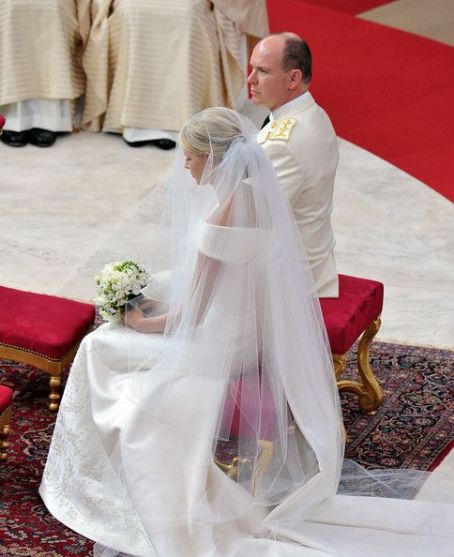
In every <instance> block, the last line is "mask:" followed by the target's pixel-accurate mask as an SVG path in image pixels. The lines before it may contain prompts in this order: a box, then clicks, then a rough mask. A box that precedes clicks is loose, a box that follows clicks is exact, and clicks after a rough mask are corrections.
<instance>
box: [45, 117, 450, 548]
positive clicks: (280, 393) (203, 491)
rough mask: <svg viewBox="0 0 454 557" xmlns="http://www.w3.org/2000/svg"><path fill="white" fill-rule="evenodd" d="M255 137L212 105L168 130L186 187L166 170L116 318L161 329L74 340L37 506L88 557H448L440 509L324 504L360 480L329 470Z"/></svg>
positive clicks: (299, 290) (316, 379) (281, 211)
mask: <svg viewBox="0 0 454 557" xmlns="http://www.w3.org/2000/svg"><path fill="white" fill-rule="evenodd" d="M255 134H256V130H255V129H254V127H253V126H252V124H251V123H250V122H249V120H247V119H246V118H244V117H242V116H241V115H239V114H237V113H235V112H234V111H231V110H229V109H225V108H211V109H207V110H205V111H203V112H201V113H199V114H197V115H195V116H194V117H193V118H192V119H191V120H190V121H189V122H188V124H187V125H186V126H185V127H184V128H183V130H182V132H181V143H182V144H183V147H185V149H186V150H187V151H189V152H190V153H193V154H194V155H197V156H200V157H205V163H204V170H203V174H202V175H201V176H199V177H198V179H197V181H198V184H196V183H195V181H194V180H193V179H192V178H191V177H190V176H189V173H188V172H186V171H184V169H183V164H184V161H183V157H182V154H181V153H180V154H179V155H177V157H176V166H175V168H174V170H173V172H172V174H171V177H170V179H169V183H168V192H169V202H168V204H167V211H168V215H169V218H167V219H164V224H163V226H162V229H161V234H160V236H159V243H160V247H161V250H160V254H161V255H162V254H165V257H164V258H162V257H159V256H156V255H155V254H152V253H150V254H143V257H142V259H141V263H143V264H145V266H146V267H147V269H148V271H149V272H151V273H152V279H151V281H150V283H149V285H148V286H147V287H146V288H145V289H144V290H143V292H142V294H141V295H140V296H139V297H138V298H137V299H136V300H134V301H132V302H131V307H130V308H129V309H128V311H127V312H126V316H125V321H126V324H127V323H128V319H130V318H131V316H132V315H133V314H134V313H136V312H137V311H140V312H143V314H144V315H145V316H147V317H148V318H149V319H150V320H154V319H157V320H159V319H160V316H162V315H165V316H166V326H165V331H164V333H163V334H143V333H138V332H136V331H133V330H131V329H129V328H125V329H119V330H118V329H115V328H109V327H105V328H102V327H101V328H100V330H99V332H97V331H95V333H94V334H93V335H92V336H91V337H90V339H89V340H87V341H86V342H84V343H83V346H82V349H81V350H80V352H79V354H78V357H77V358H76V361H75V364H74V367H73V370H72V372H71V375H70V378H69V381H68V385H67V387H66V391H65V395H64V398H63V400H62V405H61V411H60V414H59V418H58V420H57V424H56V430H55V431H56V434H54V440H53V443H52V446H51V450H50V455H49V459H48V463H47V465H46V472H45V476H44V480H43V485H42V488H41V494H42V495H43V498H44V499H45V501H46V504H47V505H48V506H49V508H51V510H52V512H53V513H54V514H55V515H56V516H57V517H59V516H61V517H62V518H61V520H63V521H65V522H66V523H67V524H68V525H69V526H70V527H72V528H74V529H75V530H78V531H81V532H82V533H84V534H85V535H88V536H90V537H92V538H93V539H95V541H97V542H100V543H98V544H97V545H96V549H95V551H96V552H97V553H98V554H99V555H102V554H105V555H109V556H110V555H116V554H117V553H119V552H123V553H128V554H129V555H133V556H137V557H155V556H158V557H161V556H166V557H256V556H257V557H258V556H259V555H260V557H264V556H265V557H275V556H278V557H306V556H310V557H315V556H323V555H325V556H326V555H339V556H345V557H346V556H348V557H363V556H364V555H368V556H369V557H378V556H380V557H382V556H383V555H387V556H394V557H403V556H410V555H411V557H415V556H418V557H426V556H428V555H432V554H433V555H435V554H436V555H437V557H449V556H451V557H452V552H451V549H450V548H451V542H452V541H453V540H452V534H450V533H449V534H448V532H449V531H450V529H449V527H448V524H449V522H450V521H451V520H454V511H453V509H452V506H451V505H445V506H444V507H443V508H440V507H439V506H431V505H423V504H417V503H414V502H412V501H397V502H396V501H395V500H394V499H384V498H383V497H375V498H371V497H351V496H344V495H339V494H338V486H339V481H340V478H341V476H342V482H341V485H342V486H343V487H342V492H343V493H362V492H363V491H364V489H363V486H364V482H362V481H358V477H357V474H356V471H355V472H354V473H351V470H350V469H349V470H348V471H346V470H345V468H344V473H342V468H343V455H344V450H343V449H344V430H343V424H342V416H341V410H340V403H339V396H338V392H337V386H336V382H335V378H334V373H333V366H332V359H331V352H330V348H329V344H328V340H327V335H326V330H325V327H324V323H323V318H322V315H321V311H320V305H319V301H318V298H317V295H316V291H315V288H314V283H313V279H312V275H311V272H310V269H309V267H308V264H307V259H306V257H305V253H304V248H303V246H302V244H301V243H300V242H299V241H298V239H297V238H298V235H297V233H296V231H295V229H294V226H293V221H292V218H291V215H290V212H289V209H288V206H287V204H286V201H285V199H284V197H283V194H282V192H281V189H280V186H279V184H278V181H277V178H276V175H275V173H274V170H273V168H272V165H271V163H270V162H269V161H268V159H267V157H266V155H265V153H264V152H263V151H262V149H261V147H260V146H259V145H258V144H257V143H256V141H255ZM153 241H154V242H155V243H156V238H154V239H153ZM148 255H149V257H148ZM68 387H69V389H68ZM87 399H88V402H87ZM81 431H85V432H86V433H85V435H84V438H83V439H84V443H83V446H81V445H80V444H79V445H77V440H78V435H79V434H80V433H79V432H81ZM65 446H68V447H70V449H71V450H70V449H66V448H65ZM62 455H63V456H62ZM65 455H66V456H67V455H70V458H69V456H68V457H67V458H66V456H65ZM65 459H66V460H65ZM347 472H348V473H347ZM92 486H98V494H97V495H96V498H95V497H94V494H93V493H91V487H92ZM99 490H101V494H99ZM367 490H369V489H368V488H367ZM371 491H373V490H371ZM62 499H64V500H65V501H66V502H68V501H69V503H68V504H65V505H66V506H65V510H64V512H63V511H61V506H60V505H61V504H60V501H61V500H62ZM94 501H95V502H96V504H95V503H93V502H94ZM390 502H391V503H390ZM71 505H73V507H71ZM106 517H109V520H107V519H106ZM129 534H130V535H129ZM126 539H128V540H129V539H131V540H133V539H134V540H135V539H137V540H140V543H139V542H137V543H134V542H130V543H129V542H128V543H126V542H125V541H123V540H126ZM101 544H102V546H101ZM103 546H107V547H103ZM432 550H434V551H436V553H430V551H432Z"/></svg>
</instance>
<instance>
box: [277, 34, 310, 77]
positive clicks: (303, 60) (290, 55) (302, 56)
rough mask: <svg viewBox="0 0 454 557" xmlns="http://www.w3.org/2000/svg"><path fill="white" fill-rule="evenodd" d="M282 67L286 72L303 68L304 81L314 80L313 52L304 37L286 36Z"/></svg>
mask: <svg viewBox="0 0 454 557" xmlns="http://www.w3.org/2000/svg"><path fill="white" fill-rule="evenodd" d="M284 36H285V33H284ZM282 69H283V70H284V71H286V72H287V71H289V70H301V72H302V73H303V83H310V81H311V80H312V53H311V49H310V48H309V45H308V44H307V42H306V41H305V40H304V39H300V38H299V37H292V36H290V37H289V36H287V37H286V39H285V46H284V51H283V53H282Z"/></svg>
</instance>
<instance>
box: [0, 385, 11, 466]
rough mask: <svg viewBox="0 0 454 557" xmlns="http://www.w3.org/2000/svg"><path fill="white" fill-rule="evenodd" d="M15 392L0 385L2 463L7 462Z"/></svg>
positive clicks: (0, 450)
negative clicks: (10, 421) (12, 403)
mask: <svg viewBox="0 0 454 557" xmlns="http://www.w3.org/2000/svg"><path fill="white" fill-rule="evenodd" d="M12 400H13V391H12V389H10V388H9V387H6V386H4V385H0V462H1V461H2V460H6V458H7V453H6V449H7V448H8V437H9V420H10V416H11V402H12Z"/></svg>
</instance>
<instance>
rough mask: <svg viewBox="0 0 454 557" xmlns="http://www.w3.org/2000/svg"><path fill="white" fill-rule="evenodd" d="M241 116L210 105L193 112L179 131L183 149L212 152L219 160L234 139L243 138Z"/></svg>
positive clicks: (197, 152)
mask: <svg viewBox="0 0 454 557" xmlns="http://www.w3.org/2000/svg"><path fill="white" fill-rule="evenodd" d="M244 137H245V133H244V127H243V126H242V120H241V117H240V116H239V115H238V114H237V113H236V112H235V111H234V110H231V109H230V108H225V107H220V106H217V107H212V108H206V109H205V110H202V112H198V113H197V114H195V115H194V116H193V117H192V118H191V119H190V120H188V122H186V124H185V125H184V126H183V128H182V129H181V131H180V142H181V145H182V146H183V148H184V149H187V150H188V151H191V152H192V153H195V154H196V155H206V154H209V153H211V152H212V153H213V159H214V160H215V161H221V160H222V159H223V158H224V155H225V153H226V152H227V150H228V148H229V147H230V145H231V144H232V142H233V141H234V140H235V139H238V138H244Z"/></svg>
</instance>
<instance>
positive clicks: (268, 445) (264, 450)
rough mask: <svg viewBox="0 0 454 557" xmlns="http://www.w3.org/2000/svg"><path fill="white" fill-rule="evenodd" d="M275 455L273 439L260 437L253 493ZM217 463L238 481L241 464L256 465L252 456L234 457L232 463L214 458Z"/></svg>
mask: <svg viewBox="0 0 454 557" xmlns="http://www.w3.org/2000/svg"><path fill="white" fill-rule="evenodd" d="M272 456H273V443H272V441H266V440H265V439H259V451H258V456H257V460H256V462H255V468H254V470H253V473H252V493H253V494H254V493H255V489H256V485H257V479H258V478H259V476H260V474H262V473H263V472H264V471H265V470H266V468H267V467H268V465H269V463H270V460H271V458H272ZM214 462H215V464H217V466H219V468H220V469H221V470H222V471H223V472H224V473H225V474H227V476H228V477H229V478H230V479H231V480H233V481H234V482H236V481H238V472H239V469H240V466H248V467H250V468H252V467H253V466H254V462H253V460H252V458H243V459H240V458H238V457H237V456H236V457H235V458H232V461H231V462H230V463H227V462H222V461H221V460H219V459H218V458H215V459H214Z"/></svg>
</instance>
